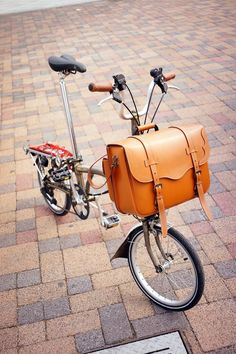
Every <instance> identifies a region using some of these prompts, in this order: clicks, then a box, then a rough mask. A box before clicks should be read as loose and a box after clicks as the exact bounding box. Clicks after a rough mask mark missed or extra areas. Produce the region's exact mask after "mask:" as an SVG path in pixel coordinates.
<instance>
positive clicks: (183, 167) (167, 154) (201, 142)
mask: <svg viewBox="0 0 236 354" xmlns="http://www.w3.org/2000/svg"><path fill="white" fill-rule="evenodd" d="M181 129H183V130H184V132H185V134H186V135H187V136H191V139H192V142H193V144H194V147H195V150H196V154H197V158H198V163H199V166H201V165H203V164H204V163H206V162H207V160H208V158H209V146H208V140H207V136H206V133H205V130H204V128H203V127H202V126H201V125H190V126H181V127H178V128H177V127H170V128H165V129H162V130H160V131H158V132H153V133H149V134H143V135H141V136H139V139H140V140H141V142H140V141H139V140H137V139H135V137H129V138H127V139H125V140H123V141H122V142H120V143H118V144H115V145H116V146H117V145H119V146H121V147H123V149H124V150H125V155H126V159H127V161H128V165H129V169H130V172H131V173H132V175H133V177H134V178H135V179H136V180H137V181H139V182H143V183H148V182H151V181H152V180H153V178H152V174H151V171H150V167H149V166H150V164H153V163H155V164H157V169H158V175H159V178H169V179H173V180H178V179H180V178H181V177H182V176H183V175H184V174H185V173H186V172H187V171H188V170H189V169H191V168H192V167H193V163H192V158H191V155H190V151H189V147H188V143H187V140H186V137H185V135H184V133H183V132H182V131H181ZM147 145H148V148H149V149H150V148H151V150H152V154H153V159H154V161H149V160H148V159H147V154H146V152H145V147H144V146H147ZM109 146H112V144H111V145H109Z"/></svg>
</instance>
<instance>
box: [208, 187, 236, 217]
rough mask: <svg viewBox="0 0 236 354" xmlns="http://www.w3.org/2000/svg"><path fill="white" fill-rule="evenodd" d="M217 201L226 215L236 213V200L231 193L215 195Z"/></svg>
mask: <svg viewBox="0 0 236 354" xmlns="http://www.w3.org/2000/svg"><path fill="white" fill-rule="evenodd" d="M213 198H214V199H215V201H216V203H217V204H218V205H219V207H220V209H221V210H222V211H223V213H224V215H225V216H231V215H236V201H235V199H234V198H233V197H232V195H231V193H229V192H224V193H219V194H215V195H213Z"/></svg>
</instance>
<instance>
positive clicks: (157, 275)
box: [128, 226, 204, 311]
mask: <svg viewBox="0 0 236 354" xmlns="http://www.w3.org/2000/svg"><path fill="white" fill-rule="evenodd" d="M150 246H151V249H152V252H153V254H154V256H155V259H156V263H157V267H156V268H155V267H154V265H153V263H152V261H151V258H150V256H149V254H148V252H147V249H146V246H145V239H144V233H143V228H142V226H139V227H137V230H136V231H135V234H134V236H133V237H132V240H130V246H129V253H128V260H129V266H130V269H131V272H132V275H133V277H134V280H135V281H136V283H137V284H138V286H139V287H140V289H141V290H142V291H143V292H144V294H145V295H147V296H148V297H149V298H150V299H151V300H152V301H153V302H154V303H156V304H157V305H160V306H161V307H164V308H166V309H171V310H177V311H178V310H179V311H180V310H187V309H190V308H191V307H193V306H194V305H196V303H197V302H198V301H199V300H200V298H201V296H202V293H203V289H204V273H203V268H202V265H201V262H200V259H199V257H198V255H197V253H196V252H195V250H194V249H193V247H192V246H191V244H190V243H189V242H188V241H187V240H186V239H185V238H184V236H183V235H181V234H180V233H179V232H178V231H176V230H175V229H173V228H170V229H169V230H168V235H167V237H165V238H164V237H162V235H161V228H160V227H159V226H155V232H151V231H150Z"/></svg>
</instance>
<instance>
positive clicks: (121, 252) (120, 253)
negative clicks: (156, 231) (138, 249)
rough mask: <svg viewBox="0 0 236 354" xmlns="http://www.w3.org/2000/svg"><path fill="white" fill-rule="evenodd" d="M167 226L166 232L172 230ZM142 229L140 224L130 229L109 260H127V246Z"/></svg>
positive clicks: (169, 225)
mask: <svg viewBox="0 0 236 354" xmlns="http://www.w3.org/2000/svg"><path fill="white" fill-rule="evenodd" d="M167 225H168V230H169V229H171V228H172V225H171V224H169V223H168V224H167ZM158 226H159V227H160V228H161V225H160V224H158ZM142 228H143V225H142V223H138V224H136V225H135V226H134V227H132V229H131V230H130V231H129V232H128V234H127V235H126V238H125V240H124V241H123V242H122V244H121V245H120V247H119V248H118V250H117V251H116V253H115V254H114V256H113V257H112V258H111V261H112V260H113V259H116V258H127V259H128V253H129V244H130V243H131V242H132V240H133V238H134V236H135V235H136V233H137V232H138V231H141V230H142Z"/></svg>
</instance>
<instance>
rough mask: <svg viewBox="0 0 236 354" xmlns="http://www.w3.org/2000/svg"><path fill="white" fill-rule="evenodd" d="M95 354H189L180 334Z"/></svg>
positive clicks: (137, 342) (104, 350) (153, 338)
mask: <svg viewBox="0 0 236 354" xmlns="http://www.w3.org/2000/svg"><path fill="white" fill-rule="evenodd" d="M92 353H93V354H155V353H158V354H188V352H187V350H186V348H185V345H184V343H183V341H182V338H181V336H180V334H179V332H173V333H168V334H163V335H160V336H157V337H152V338H148V339H143V340H140V341H136V342H133V343H128V344H124V345H119V346H116V347H112V348H108V349H102V350H98V351H96V352H92Z"/></svg>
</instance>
